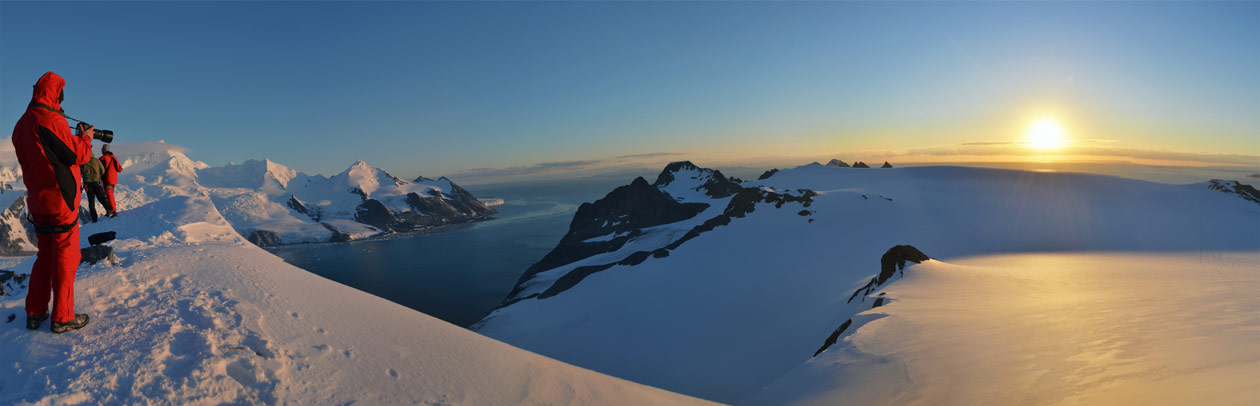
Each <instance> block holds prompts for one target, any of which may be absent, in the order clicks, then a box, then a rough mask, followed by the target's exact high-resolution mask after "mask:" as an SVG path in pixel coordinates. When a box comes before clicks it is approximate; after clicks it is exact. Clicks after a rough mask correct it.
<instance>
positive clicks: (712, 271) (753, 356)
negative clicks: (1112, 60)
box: [474, 164, 1260, 403]
mask: <svg viewBox="0 0 1260 406" xmlns="http://www.w3.org/2000/svg"><path fill="white" fill-rule="evenodd" d="M683 169H685V168H683ZM692 172H694V171H692ZM692 175H693V176H678V177H677V178H678V179H679V181H681V182H692V183H690V184H688V186H686V187H683V186H680V185H665V187H663V188H662V189H663V190H665V191H666V192H668V193H669V195H670V196H673V197H675V198H677V199H679V200H681V201H683V202H696V203H709V204H712V205H713V206H711V207H709V208H708V209H706V210H705V211H704V212H702V213H701V214H699V215H697V217H695V218H691V219H687V220H684V221H682V222H679V223H676V224H668V225H660V226H655V227H656V228H655V229H657V230H664V229H686V228H687V227H688V226H689V225H691V224H696V223H702V226H696V227H692V228H691V230H692V231H695V232H696V233H695V235H694V236H693V237H691V238H689V239H688V238H686V237H685V236H686V235H690V234H692V233H691V232H690V231H689V232H687V233H671V234H672V235H674V237H667V238H659V239H655V240H650V239H652V238H655V237H653V236H661V235H662V234H660V233H644V234H643V236H644V239H642V240H639V239H634V238H632V239H631V240H630V241H629V242H626V244H625V247H631V248H623V249H622V250H620V251H617V252H614V253H601V254H597V255H595V256H588V257H584V258H580V259H577V260H576V261H575V262H574V263H569V264H564V265H560V266H557V267H555V268H552V269H551V270H543V271H541V272H538V273H536V274H535V275H534V276H533V277H532V278H527V279H525V280H522V281H521V283H520V284H519V285H518V290H517V291H515V292H514V296H513V297H510V298H508V300H506V301H505V304H504V306H503V307H501V308H499V309H497V310H496V311H494V312H492V313H491V314H490V315H488V316H487V317H486V318H485V319H484V320H482V321H481V322H480V323H478V324H477V325H476V326H474V328H475V329H476V330H477V331H478V332H481V333H483V334H486V335H487V336H490V337H493V338H496V339H500V340H503V341H505V342H508V343H511V344H513V345H517V346H520V347H522V348H525V349H528V350H531V351H535V352H538V353H540V354H544V355H547V356H551V357H554V358H556V359H559V360H562V361H566V362H571V363H573V364H575V365H580V366H583V367H587V368H591V369H594V370H596V371H601V372H604V373H608V374H610V375H614V376H618V377H622V378H626V379H630V380H633V381H636V382H642V383H645V384H649V385H653V386H658V387H661V388H664V389H667V390H672V391H676V392H680V393H685V394H689V395H693V396H697V397H701V398H705V399H710V400H714V401H719V402H727V403H735V402H739V401H741V400H743V399H746V398H748V397H750V396H754V395H756V394H757V393H758V392H759V391H760V390H761V388H763V387H766V386H767V385H770V384H771V383H773V382H775V381H776V380H777V379H780V377H782V376H784V374H787V373H789V371H792V370H794V369H796V368H798V367H800V366H801V365H803V364H805V363H806V362H808V361H809V360H810V358H811V357H812V356H813V354H814V353H815V352H816V351H818V350H819V348H820V347H821V346H822V345H823V343H824V341H825V340H826V339H827V338H828V337H829V336H830V335H831V334H832V333H833V332H834V331H836V330H837V329H838V327H839V326H841V325H843V324H844V323H846V322H847V321H852V322H853V325H852V326H850V329H849V330H847V332H849V333H851V332H852V331H854V330H853V329H857V328H860V327H861V324H862V323H864V322H865V321H866V320H867V319H864V318H862V317H855V314H857V313H860V312H862V311H865V310H867V309H870V308H871V306H873V304H874V302H875V301H878V300H880V299H879V298H877V297H876V296H874V295H876V293H874V292H871V293H870V295H858V294H855V291H861V290H863V288H864V287H865V286H866V284H867V283H868V282H869V281H870V280H871V279H872V276H873V275H875V274H877V273H878V272H879V271H880V270H881V264H880V258H881V254H883V253H884V252H885V251H886V250H888V249H889V248H890V247H893V246H895V245H900V244H911V245H913V246H914V247H917V248H918V249H920V250H922V251H923V252H924V253H926V254H927V255H929V256H932V257H934V258H937V259H941V260H945V261H949V260H951V259H954V258H961V257H966V256H974V255H981V254H993V253H1027V252H1096V251H1125V252H1128V253H1130V254H1129V255H1132V256H1134V257H1141V256H1144V255H1154V254H1155V253H1161V254H1167V253H1187V252H1207V253H1216V252H1253V253H1254V252H1257V251H1260V205H1258V204H1257V203H1256V202H1252V201H1249V200H1246V199H1244V198H1242V197H1240V196H1239V195H1236V194H1231V193H1223V192H1222V191H1221V190H1214V189H1213V188H1212V187H1211V186H1212V184H1211V183H1209V182H1204V183H1199V184H1190V185H1167V184H1158V183H1152V182H1145V181H1138V180H1131V179H1123V178H1117V177H1110V176H1098V175H1086V174H1073V173H1037V172H1025V171H1012V170H998V169H980V168H960V167H917V168H893V169H852V168H837V167H826V166H822V165H817V164H813V165H806V166H803V167H798V168H795V169H790V170H784V171H779V172H777V173H775V174H773V175H772V176H771V177H769V178H768V179H764V180H759V181H751V182H745V183H743V184H742V185H741V186H743V187H745V189H743V191H741V192H740V193H739V194H737V195H735V196H734V197H731V198H729V200H721V199H713V198H710V197H708V196H706V195H703V194H698V193H695V191H696V189H695V188H694V186H697V183H699V182H707V180H706V179H704V177H702V176H694V174H692ZM810 191H812V192H813V193H815V195H812V197H810V196H811V193H810ZM715 208H716V209H715ZM715 211H722V212H724V213H731V215H727V216H725V218H723V217H722V216H720V215H714V214H713V213H715ZM705 216H712V217H709V218H704V217H705ZM608 220H609V221H612V220H615V219H611V218H610V219H608ZM683 223H687V224H683ZM670 240H672V241H670ZM1151 261H1158V260H1155V259H1152V260H1151ZM596 264H602V266H594V265H596ZM592 270H595V271H594V272H591V271H592ZM1186 272H1199V271H1198V270H1197V269H1187V270H1186ZM579 273H580V275H579ZM907 274H908V273H907ZM573 275H577V277H574V276H573ZM575 280H576V282H574V281H575ZM891 283H892V284H893V286H895V285H896V283H899V282H895V281H894V282H891ZM570 285H571V286H570ZM884 286H885V287H886V286H888V285H884ZM557 287H560V288H562V289H558V288H557ZM548 291H551V292H552V293H553V294H551V295H547V294H546V292H548ZM530 292H543V294H540V295H538V296H533V297H531V296H530V295H529V293H530ZM1158 299H1159V298H1158V297H1150V298H1148V300H1158ZM907 300H908V299H907ZM1248 328H1251V329H1255V328H1256V325H1255V324H1252V325H1250V326H1249V327H1248ZM825 353H826V352H824V354H825ZM828 399H829V401H830V402H833V403H835V402H840V401H842V399H836V398H828ZM770 403H774V401H773V400H771V401H770Z"/></svg>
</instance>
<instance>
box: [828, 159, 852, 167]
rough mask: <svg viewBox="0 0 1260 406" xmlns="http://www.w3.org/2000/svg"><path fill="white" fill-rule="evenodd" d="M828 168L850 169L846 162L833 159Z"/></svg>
mask: <svg viewBox="0 0 1260 406" xmlns="http://www.w3.org/2000/svg"><path fill="white" fill-rule="evenodd" d="M827 166H834V167H837V168H848V167H849V164H847V163H844V161H841V160H839V159H832V160H831V161H829V162H827Z"/></svg>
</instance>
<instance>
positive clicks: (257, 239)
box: [245, 230, 281, 247]
mask: <svg viewBox="0 0 1260 406" xmlns="http://www.w3.org/2000/svg"><path fill="white" fill-rule="evenodd" d="M245 239H246V240H249V242H251V243H253V244H254V245H257V246H259V247H270V246H273V245H280V243H281V240H280V234H277V233H276V232H274V231H267V230H254V231H251V232H250V233H249V236H248V237H245Z"/></svg>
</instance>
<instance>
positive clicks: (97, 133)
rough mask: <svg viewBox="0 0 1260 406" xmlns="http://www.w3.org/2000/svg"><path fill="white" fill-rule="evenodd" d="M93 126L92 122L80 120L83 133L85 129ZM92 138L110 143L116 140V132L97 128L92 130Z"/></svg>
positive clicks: (80, 128) (80, 130) (80, 131)
mask: <svg viewBox="0 0 1260 406" xmlns="http://www.w3.org/2000/svg"><path fill="white" fill-rule="evenodd" d="M91 126H92V125H91V124H88V123H85V122H82V121H80V122H79V128H78V130H79V133H80V134H82V133H83V130H85V129H87V128H88V127H91ZM92 139H97V140H101V142H104V143H106V144H108V143H111V142H114V132H113V131H110V130H101V129H95V130H92Z"/></svg>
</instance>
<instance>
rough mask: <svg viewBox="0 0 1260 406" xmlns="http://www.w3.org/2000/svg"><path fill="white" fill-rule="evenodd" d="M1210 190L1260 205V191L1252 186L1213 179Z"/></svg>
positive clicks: (1234, 181) (1209, 184)
mask: <svg viewBox="0 0 1260 406" xmlns="http://www.w3.org/2000/svg"><path fill="white" fill-rule="evenodd" d="M1208 189H1212V190H1219V191H1222V192H1225V193H1228V194H1231V195H1236V196H1238V197H1241V198H1243V199H1247V200H1248V201H1251V202H1253V203H1256V204H1260V190H1256V188H1255V187H1252V186H1251V185H1244V184H1242V183H1238V181H1236V180H1220V179H1212V180H1211V181H1209V182H1208Z"/></svg>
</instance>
